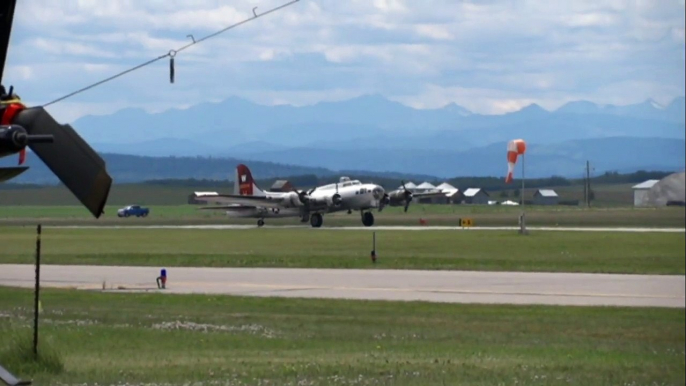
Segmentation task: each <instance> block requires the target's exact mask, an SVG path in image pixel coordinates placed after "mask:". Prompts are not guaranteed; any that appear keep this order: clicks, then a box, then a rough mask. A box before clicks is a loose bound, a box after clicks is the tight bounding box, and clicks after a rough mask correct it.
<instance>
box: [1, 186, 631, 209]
mask: <svg viewBox="0 0 686 386" xmlns="http://www.w3.org/2000/svg"><path fill="white" fill-rule="evenodd" d="M399 185H400V181H398V186H399ZM515 185H516V186H515ZM632 185H634V184H598V185H593V187H592V189H593V191H594V192H595V200H593V206H597V207H616V206H631V205H633V191H632V189H631V186H632ZM263 188H267V186H263ZM518 188H520V186H519V185H518V184H513V186H512V189H511V190H508V191H505V192H506V195H505V196H503V195H502V194H503V193H502V192H501V191H492V192H490V195H491V197H492V198H493V199H494V200H499V201H503V200H506V199H514V200H515V201H516V198H515V196H514V189H518ZM551 188H553V189H555V190H556V191H557V192H558V194H559V195H560V199H561V200H579V201H581V202H582V203H583V202H584V189H583V185H571V186H561V187H551ZM195 191H210V192H224V193H227V192H230V188H229V187H227V186H203V187H199V186H175V185H153V184H116V183H115V184H114V185H112V190H111V192H110V196H109V199H108V203H109V204H110V205H115V206H122V205H130V204H141V205H155V206H157V205H181V204H185V203H186V202H187V199H188V195H189V194H192V193H193V192H195ZM534 192H535V189H525V191H524V197H525V198H526V199H527V200H530V199H531V198H532V196H533V194H534ZM0 203H2V204H1V205H47V206H52V205H78V201H77V200H76V198H74V196H73V195H72V194H71V193H70V192H69V190H67V188H65V187H64V186H44V187H25V188H16V187H14V188H12V189H0Z"/></svg>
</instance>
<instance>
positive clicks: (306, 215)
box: [300, 214, 310, 222]
mask: <svg viewBox="0 0 686 386" xmlns="http://www.w3.org/2000/svg"><path fill="white" fill-rule="evenodd" d="M308 221H310V215H309V214H304V215H302V216H301V217H300V222H308Z"/></svg>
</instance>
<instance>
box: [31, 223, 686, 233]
mask: <svg viewBox="0 0 686 386" xmlns="http://www.w3.org/2000/svg"><path fill="white" fill-rule="evenodd" d="M44 228H56V229H227V230H229V229H258V227H257V226H256V225H235V224H221V225H45V226H44ZM259 229H312V230H313V231H320V230H340V231H346V230H348V231H349V230H354V231H362V230H365V231H436V230H455V231H517V230H519V227H496V226H494V227H458V226H402V225H397V226H395V225H394V226H372V227H365V226H341V227H322V228H312V227H310V226H309V225H271V226H270V225H265V226H263V227H261V228H259ZM526 229H527V230H529V231H546V232H548V231H562V232H630V233H645V232H659V233H686V228H630V227H526Z"/></svg>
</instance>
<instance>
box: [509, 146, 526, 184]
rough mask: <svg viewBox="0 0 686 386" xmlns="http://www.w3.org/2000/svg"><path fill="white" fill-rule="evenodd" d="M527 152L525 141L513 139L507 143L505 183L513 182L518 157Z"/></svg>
mask: <svg viewBox="0 0 686 386" xmlns="http://www.w3.org/2000/svg"><path fill="white" fill-rule="evenodd" d="M525 152H526V142H524V140H523V139H513V140H512V141H510V142H508V143H507V177H506V178H505V183H506V184H509V183H510V182H512V174H513V173H514V167H515V164H516V163H517V157H519V155H520V154H524V153H525Z"/></svg>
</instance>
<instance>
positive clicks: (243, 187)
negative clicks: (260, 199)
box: [236, 164, 253, 196]
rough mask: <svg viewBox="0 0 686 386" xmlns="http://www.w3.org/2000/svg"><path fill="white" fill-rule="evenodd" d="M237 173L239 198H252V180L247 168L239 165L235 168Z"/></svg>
mask: <svg viewBox="0 0 686 386" xmlns="http://www.w3.org/2000/svg"><path fill="white" fill-rule="evenodd" d="M236 170H237V171H238V181H236V183H238V186H239V188H240V195H241V196H252V195H253V179H252V174H251V173H250V169H248V167H247V166H245V165H243V164H240V165H238V166H237V167H236Z"/></svg>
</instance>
